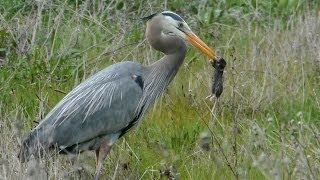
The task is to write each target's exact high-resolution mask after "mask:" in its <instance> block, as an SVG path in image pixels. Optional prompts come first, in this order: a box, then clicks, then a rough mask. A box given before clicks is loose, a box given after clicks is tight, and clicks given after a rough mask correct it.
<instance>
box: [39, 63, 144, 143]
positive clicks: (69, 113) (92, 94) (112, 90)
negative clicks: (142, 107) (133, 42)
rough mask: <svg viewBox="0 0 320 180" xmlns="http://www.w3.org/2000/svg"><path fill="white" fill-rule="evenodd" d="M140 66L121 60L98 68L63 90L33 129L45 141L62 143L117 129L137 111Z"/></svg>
mask: <svg viewBox="0 0 320 180" xmlns="http://www.w3.org/2000/svg"><path fill="white" fill-rule="evenodd" d="M142 68H143V67H142V66H141V65H139V64H137V63H133V62H122V63H117V64H114V65H111V66H109V67H108V68H106V69H104V70H102V71H100V72H98V73H97V74H95V75H94V76H92V77H91V78H89V79H87V80H86V81H84V82H83V83H81V84H79V85H78V86H77V87H76V88H75V89H73V90H72V91H71V92H70V93H69V94H67V95H66V96H65V97H64V98H63V99H62V100H61V101H60V103H58V104H57V105H56V106H55V107H54V109H53V110H52V111H51V112H50V113H49V114H48V115H47V116H46V118H45V119H44V120H43V121H42V123H40V124H39V126H38V127H37V129H39V130H41V129H42V132H43V134H44V136H43V137H46V136H47V139H48V141H50V143H48V144H52V143H56V144H58V145H59V146H65V147H67V146H71V145H74V144H80V143H82V142H86V141H88V140H91V139H94V138H96V137H101V136H104V135H108V134H114V133H121V132H120V131H121V130H123V129H125V128H126V127H127V126H128V125H130V123H131V124H132V121H133V120H135V119H136V116H137V115H138V114H139V112H137V111H139V110H137V105H138V103H139V100H140V99H141V97H142V89H143V88H142V86H141V82H142V83H143V80H142V79H140V81H141V82H137V81H136V78H135V77H139V78H141V77H142ZM39 132H41V131H39Z"/></svg>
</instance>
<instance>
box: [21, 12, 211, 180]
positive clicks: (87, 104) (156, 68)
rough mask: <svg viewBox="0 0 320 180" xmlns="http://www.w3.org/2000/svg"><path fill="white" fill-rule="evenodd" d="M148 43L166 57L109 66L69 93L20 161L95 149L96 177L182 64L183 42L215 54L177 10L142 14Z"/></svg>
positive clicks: (38, 129)
mask: <svg viewBox="0 0 320 180" xmlns="http://www.w3.org/2000/svg"><path fill="white" fill-rule="evenodd" d="M143 19H144V20H146V21H147V29H146V37H147V40H148V42H149V44H150V45H151V46H152V47H153V48H154V49H156V50H158V51H161V52H163V53H164V56H163V57H162V58H161V59H160V60H158V61H156V62H154V63H153V64H151V65H149V66H143V65H141V64H138V63H135V62H129V61H126V62H120V63H116V64H113V65H111V66H109V67H107V68H105V69H103V70H101V71H100V72H98V73H97V74H95V75H93V76H92V77H90V78H89V79H87V80H85V81H84V82H82V83H81V84H79V85H78V86H77V87H76V88H74V89H73V90H72V91H71V92H70V93H68V94H67V95H66V96H65V97H64V98H63V99H62V100H61V101H60V102H59V103H58V104H57V105H56V106H55V107H54V108H53V109H52V110H51V112H49V113H48V115H47V116H46V117H45V118H44V119H43V120H42V121H41V123H40V124H39V125H38V126H37V127H35V128H34V129H33V130H32V132H31V133H30V135H29V136H28V137H27V138H26V139H25V140H24V142H23V143H22V147H21V149H20V152H19V159H20V161H21V162H25V161H28V160H29V159H30V157H31V156H32V155H33V156H34V157H36V158H38V157H40V156H42V154H43V153H44V152H45V151H47V150H52V149H56V150H58V152H59V153H80V152H83V151H86V150H95V152H96V158H97V159H96V162H97V163H96V172H95V177H96V179H98V178H99V174H100V171H101V168H102V166H103V162H104V160H105V158H106V156H107V154H108V152H109V151H110V149H111V147H112V145H113V144H114V143H115V142H116V141H117V140H118V139H119V138H120V137H121V136H123V135H124V134H125V133H126V132H128V131H129V130H130V129H131V128H132V127H133V126H135V125H136V124H137V123H138V122H139V121H140V120H141V119H142V118H143V116H144V115H145V113H146V112H147V111H148V110H149V109H150V107H152V105H153V104H154V103H155V101H156V99H157V98H158V97H160V96H161V94H162V93H163V92H164V90H165V89H166V88H167V86H168V85H169V83H170V82H171V80H172V79H173V78H174V76H175V75H176V73H177V71H178V69H179V67H180V66H181V64H182V62H183V60H184V58H185V55H186V52H187V47H186V43H185V42H186V41H187V42H190V43H191V44H192V45H193V46H195V47H196V48H198V49H199V50H200V51H202V52H203V53H204V54H206V55H207V56H208V57H209V58H210V59H215V58H216V57H215V53H214V51H213V50H211V49H210V48H209V47H208V46H207V45H206V44H205V43H204V42H203V41H202V40H200V39H199V38H198V37H197V36H196V35H195V34H194V33H193V32H192V31H191V29H190V28H189V26H188V25H187V23H186V22H185V21H184V20H183V19H182V18H181V17H180V16H179V15H177V14H176V13H173V12H170V11H164V12H162V13H156V14H152V15H150V16H148V17H145V18H143Z"/></svg>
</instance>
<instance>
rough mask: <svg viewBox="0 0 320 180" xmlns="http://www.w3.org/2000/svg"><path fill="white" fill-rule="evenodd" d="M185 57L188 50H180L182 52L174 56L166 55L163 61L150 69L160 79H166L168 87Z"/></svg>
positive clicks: (160, 60) (155, 63)
mask: <svg viewBox="0 0 320 180" xmlns="http://www.w3.org/2000/svg"><path fill="white" fill-rule="evenodd" d="M185 55H186V48H185V49H180V51H177V52H175V53H172V54H166V55H164V56H163V57H162V58H161V59H159V60H158V61H156V62H154V63H153V64H151V65H150V66H149V69H150V70H151V72H153V73H155V74H157V77H158V78H164V79H166V81H167V84H166V85H168V84H169V83H170V82H171V80H172V79H173V78H174V76H175V75H176V74H177V72H178V70H179V68H180V66H181V64H182V63H183V61H184V58H185ZM157 77H156V78H157Z"/></svg>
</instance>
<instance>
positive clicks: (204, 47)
mask: <svg viewBox="0 0 320 180" xmlns="http://www.w3.org/2000/svg"><path fill="white" fill-rule="evenodd" d="M186 35H187V39H188V41H189V42H190V43H191V44H192V45H193V46H194V47H196V48H197V49H199V50H200V51H201V52H203V53H204V54H206V55H207V56H208V57H209V58H210V59H212V60H216V54H215V53H214V51H213V50H212V49H210V48H209V47H208V46H207V45H206V43H204V42H203V41H202V40H201V39H200V38H198V36H197V35H195V34H194V33H193V32H187V33H186Z"/></svg>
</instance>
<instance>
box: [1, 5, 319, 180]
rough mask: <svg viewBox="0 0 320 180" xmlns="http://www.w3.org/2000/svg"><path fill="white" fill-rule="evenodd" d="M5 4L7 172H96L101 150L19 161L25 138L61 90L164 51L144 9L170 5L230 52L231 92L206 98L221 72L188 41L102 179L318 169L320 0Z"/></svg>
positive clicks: (304, 173)
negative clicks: (161, 91)
mask: <svg viewBox="0 0 320 180" xmlns="http://www.w3.org/2000/svg"><path fill="white" fill-rule="evenodd" d="M1 3H2V4H1V5H2V7H3V8H2V9H0V12H1V15H0V65H1V67H0V84H1V86H0V94H1V96H0V100H1V101H0V132H1V137H2V138H1V139H0V167H1V168H0V179H26V178H29V179H65V178H67V179H88V178H89V179H90V178H92V177H93V174H94V168H95V162H94V153H93V152H86V153H83V154H81V155H80V156H76V157H67V156H53V157H52V158H49V159H43V160H41V161H40V162H37V161H34V160H33V161H30V162H29V163H27V164H20V163H19V162H18V159H17V151H18V148H19V143H20V142H21V139H22V138H23V137H24V136H25V135H27V134H28V133H29V132H30V130H31V129H32V128H33V127H34V126H36V125H37V123H38V122H39V121H40V120H41V119H42V118H43V117H44V116H45V114H47V113H48V112H49V111H50V109H52V108H53V106H54V105H55V104H56V103H57V102H59V100H60V99H61V98H62V97H63V96H64V95H65V93H67V92H69V91H70V90H71V89H72V88H73V87H75V86H76V85H77V84H79V83H80V82H81V81H83V80H84V79H86V78H87V77H89V76H90V75H92V74H94V73H95V72H97V71H98V70H100V69H102V68H104V67H106V66H108V65H110V64H113V63H116V62H120V61H123V60H126V59H129V60H133V61H137V62H140V63H142V64H150V63H151V62H154V61H155V60H157V59H159V58H160V57H161V56H162V55H161V54H160V53H158V52H155V51H154V50H152V49H151V48H150V47H149V46H148V44H147V42H146V41H145V40H144V31H145V25H144V23H143V22H140V21H139V20H138V18H139V17H142V16H144V15H148V14H150V13H152V12H156V11H161V10H163V9H166V8H167V9H172V10H175V11H176V12H179V13H180V14H182V15H183V17H184V18H185V20H186V21H187V22H188V24H189V25H190V26H191V27H192V29H193V30H194V31H195V32H196V34H198V35H199V37H201V38H202V39H203V40H204V41H205V42H207V43H208V44H209V45H210V46H211V47H214V49H215V50H216V51H217V52H218V53H219V54H220V55H221V56H222V57H224V58H225V59H226V61H227V63H228V64H227V67H226V71H225V82H224V87H225V89H224V92H223V94H222V96H221V99H220V101H219V103H218V104H214V103H213V102H210V101H208V100H205V97H206V96H207V95H208V94H209V87H210V81H211V80H210V79H211V76H212V73H213V69H212V67H211V66H210V65H209V63H208V59H207V58H206V57H204V56H203V55H200V53H199V52H197V51H196V50H195V49H193V48H189V52H188V56H187V57H186V59H185V64H184V65H183V66H182V67H181V69H180V71H179V73H178V75H177V77H176V78H175V79H174V81H173V82H172V83H171V85H170V87H169V89H168V91H167V93H166V94H165V95H164V97H163V98H162V99H161V100H160V101H159V102H158V103H157V105H156V106H155V108H153V109H152V111H150V112H149V113H148V115H147V116H146V117H145V118H144V120H143V123H141V124H140V125H139V127H138V128H137V130H136V131H132V132H130V133H129V134H128V135H126V136H125V137H124V138H122V139H120V140H119V142H118V143H117V144H116V145H115V146H114V147H113V149H112V151H111V153H110V156H109V157H108V159H107V160H106V162H105V169H104V170H103V177H104V178H108V179H161V178H164V179H166V178H168V179H170V178H171V179H172V178H176V179H317V177H319V176H320V168H319V167H320V166H319V162H320V161H319V153H320V152H319V146H320V136H319V135H320V132H319V120H320V113H319V112H320V92H319V89H320V54H319V52H320V43H319V42H320V35H319V34H320V17H319V12H320V8H319V3H316V2H308V3H304V1H299V0H297V1H290V2H289V1H269V3H266V2H264V1H261V2H260V1H217V2H208V3H207V4H201V3H198V2H192V3H186V2H183V1H179V0H174V1H170V2H167V1H165V3H162V2H160V1H159V2H157V1H154V2H149V1H139V2H135V1H111V2H110V1H103V2H102V1H96V2H95V3H92V2H91V1H68V2H62V1H50V2H49V1H30V2H29V1H28V2H24V1H22V0H21V1H20V0H17V1H7V0H4V1H3V2H1ZM290 3H291V4H290ZM213 107H214V108H213Z"/></svg>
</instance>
